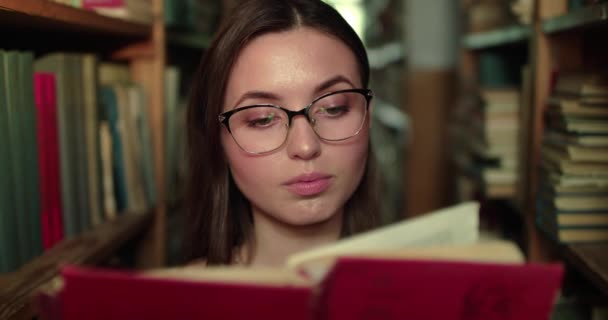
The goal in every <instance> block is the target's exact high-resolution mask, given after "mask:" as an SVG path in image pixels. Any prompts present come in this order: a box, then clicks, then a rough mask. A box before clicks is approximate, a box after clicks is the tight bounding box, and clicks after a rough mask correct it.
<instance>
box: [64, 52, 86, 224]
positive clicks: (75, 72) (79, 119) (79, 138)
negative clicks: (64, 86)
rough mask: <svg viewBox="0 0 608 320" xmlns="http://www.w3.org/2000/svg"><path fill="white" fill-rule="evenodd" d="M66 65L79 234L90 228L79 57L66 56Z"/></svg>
mask: <svg viewBox="0 0 608 320" xmlns="http://www.w3.org/2000/svg"><path fill="white" fill-rule="evenodd" d="M67 63H68V79H69V80H68V81H69V83H68V86H70V87H71V88H72V90H71V91H70V93H69V94H70V96H69V99H68V100H70V99H71V104H70V107H71V113H72V116H73V117H74V118H73V121H74V122H73V125H74V128H73V129H74V132H73V135H74V136H73V142H74V146H73V147H74V151H75V152H74V154H73V160H74V164H75V166H74V167H73V168H72V169H73V171H72V174H73V175H74V178H75V180H74V182H75V183H76V203H77V210H78V211H77V215H78V218H77V219H76V221H78V225H77V231H78V232H79V233H80V232H83V231H85V230H88V229H89V228H90V226H91V223H90V220H91V219H90V206H89V186H88V184H89V182H88V181H89V176H88V170H87V160H88V159H87V147H86V139H85V134H86V132H85V116H84V98H83V89H84V84H83V77H82V72H83V70H82V58H81V55H79V54H68V56H67Z"/></svg>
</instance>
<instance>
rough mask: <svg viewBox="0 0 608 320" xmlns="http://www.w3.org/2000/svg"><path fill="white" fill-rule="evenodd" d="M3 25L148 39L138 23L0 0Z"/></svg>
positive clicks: (37, 0) (38, 0)
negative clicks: (0, 0)
mask: <svg viewBox="0 0 608 320" xmlns="http://www.w3.org/2000/svg"><path fill="white" fill-rule="evenodd" d="M0 18H1V19H0V21H2V24H3V25H11V26H17V27H29V28H35V29H49V28H50V29H55V30H61V31H67V32H93V33H103V34H110V35H113V36H115V37H130V38H140V39H145V38H148V37H149V36H150V34H151V31H152V28H151V27H150V26H146V25H143V24H140V23H134V22H129V21H125V20H119V19H113V18H109V17H105V16H102V15H99V14H96V13H94V12H91V11H84V10H81V9H77V8H72V7H69V6H66V5H62V4H59V3H56V2H52V1H44V0H3V1H2V2H1V3H0Z"/></svg>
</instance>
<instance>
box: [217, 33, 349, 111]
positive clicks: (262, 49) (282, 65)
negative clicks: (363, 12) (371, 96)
mask: <svg viewBox="0 0 608 320" xmlns="http://www.w3.org/2000/svg"><path fill="white" fill-rule="evenodd" d="M336 75H342V76H344V77H346V78H348V79H349V80H350V81H351V82H352V83H354V84H355V85H356V86H361V80H360V74H359V70H358V64H357V59H356V58H355V55H354V53H353V52H352V51H351V50H350V48H349V47H348V46H347V45H346V44H344V43H343V42H342V41H341V40H339V39H338V38H336V37H334V36H331V35H328V34H326V33H324V32H321V31H318V30H316V29H312V28H308V27H300V28H295V29H292V30H289V31H284V32H275V33H267V34H264V35H261V36H259V37H257V38H255V39H254V40H252V41H251V42H250V43H249V44H247V45H246V46H245V47H244V48H243V50H242V51H241V52H240V54H239V56H238V58H237V60H236V62H235V64H234V66H233V68H232V70H231V74H230V77H229V79H228V84H227V92H226V103H227V104H230V102H231V101H230V100H231V98H235V97H233V96H234V95H239V94H242V93H244V92H246V91H249V90H263V91H270V92H277V93H281V94H290V93H304V91H306V90H310V89H312V88H314V87H315V86H317V85H318V84H319V83H321V82H323V81H325V80H327V79H329V78H332V77H335V76H336Z"/></svg>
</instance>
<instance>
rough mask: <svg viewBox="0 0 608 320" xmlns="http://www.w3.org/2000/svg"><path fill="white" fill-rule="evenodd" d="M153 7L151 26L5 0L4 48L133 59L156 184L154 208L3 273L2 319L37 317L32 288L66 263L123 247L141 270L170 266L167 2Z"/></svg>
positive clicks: (35, 1)
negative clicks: (143, 96)
mask: <svg viewBox="0 0 608 320" xmlns="http://www.w3.org/2000/svg"><path fill="white" fill-rule="evenodd" d="M151 4H152V6H153V7H152V10H153V14H154V20H153V22H152V23H151V24H149V25H147V24H141V23H135V22H130V21H127V20H122V19H115V18H110V17H106V16H102V15H99V14H97V13H94V12H92V11H85V10H81V9H78V8H73V7H70V6H66V5H62V4H59V3H56V2H52V1H47V0H2V1H0V26H2V28H3V29H4V30H5V31H6V32H10V34H12V35H11V36H9V37H10V38H9V39H6V40H8V41H6V42H4V43H3V45H2V48H1V49H5V50H28V51H32V52H34V54H35V55H42V54H45V53H48V52H53V51H69V52H90V53H95V54H97V55H98V56H99V57H100V59H102V60H104V61H108V60H110V61H112V62H120V63H124V64H128V66H129V70H130V73H131V77H132V78H133V80H135V81H138V82H139V83H141V84H142V85H143V87H144V89H145V92H146V93H147V96H146V100H147V101H149V103H148V105H147V110H146V112H147V114H148V118H149V123H150V134H151V140H152V143H151V147H152V154H153V175H152V177H153V180H154V183H155V186H156V201H155V203H156V204H155V206H154V207H153V208H152V209H151V210H150V211H149V212H128V213H119V215H118V217H117V218H116V219H114V220H109V221H107V222H105V223H103V224H101V225H97V226H95V227H92V228H91V229H89V230H86V231H84V232H81V233H79V234H77V235H76V236H74V237H70V238H67V239H65V240H63V241H61V242H59V243H57V244H56V245H55V246H54V247H53V248H52V249H50V250H48V251H46V252H45V253H44V254H43V255H41V256H38V257H36V258H34V259H32V260H29V261H27V262H26V263H25V264H23V265H22V266H21V267H20V268H19V269H17V270H16V271H14V272H11V273H8V274H0V287H1V289H0V319H9V318H10V319H13V318H23V319H25V318H30V319H31V318H32V316H34V315H35V314H36V312H35V310H34V308H33V306H32V305H31V303H30V299H31V298H32V296H33V293H34V292H35V291H36V290H37V289H39V288H41V287H43V286H45V285H46V284H47V283H48V282H49V281H50V280H51V279H52V278H53V277H54V276H55V275H56V274H57V272H58V268H59V266H60V265H61V264H64V263H77V264H89V265H92V264H97V263H102V262H104V261H106V260H107V259H109V258H111V257H112V256H113V255H115V254H116V253H117V252H119V251H120V250H121V249H123V248H129V249H132V252H135V255H134V258H133V261H132V262H133V264H134V265H136V266H137V267H138V268H151V267H158V266H162V265H164V264H165V255H166V252H165V243H166V227H165V224H166V222H165V221H166V218H165V215H166V211H167V206H166V200H165V159H164V157H165V147H164V146H165V141H164V137H165V132H164V130H165V129H164V112H165V110H164V101H165V100H164V94H165V93H164V92H165V90H164V88H165V83H164V81H165V79H164V72H165V54H166V53H165V51H166V38H165V26H164V20H163V1H162V0H152V1H151ZM57 36H59V37H57ZM53 37H54V39H53ZM75 40H76V41H75ZM79 40H83V41H79ZM46 44H51V45H50V46H47V45H46ZM3 156H4V155H3ZM130 252H131V251H130Z"/></svg>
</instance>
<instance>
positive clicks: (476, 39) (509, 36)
mask: <svg viewBox="0 0 608 320" xmlns="http://www.w3.org/2000/svg"><path fill="white" fill-rule="evenodd" d="M531 34H532V29H531V28H530V27H529V26H521V25H514V26H509V27H505V28H500V29H497V30H492V31H485V32H478V33H471V34H469V35H467V36H465V37H464V40H463V46H464V47H465V48H468V49H473V50H479V49H485V48H491V47H497V46H503V45H508V44H514V43H520V42H525V41H527V40H528V39H529V38H530V35H531Z"/></svg>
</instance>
